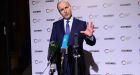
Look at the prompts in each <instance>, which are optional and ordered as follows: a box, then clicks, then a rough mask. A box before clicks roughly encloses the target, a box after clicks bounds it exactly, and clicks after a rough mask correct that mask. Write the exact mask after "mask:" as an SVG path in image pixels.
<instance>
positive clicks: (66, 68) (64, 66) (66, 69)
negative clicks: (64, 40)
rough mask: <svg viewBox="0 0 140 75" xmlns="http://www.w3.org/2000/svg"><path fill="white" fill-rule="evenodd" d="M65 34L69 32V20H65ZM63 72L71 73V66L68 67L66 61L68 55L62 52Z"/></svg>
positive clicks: (63, 73)
mask: <svg viewBox="0 0 140 75" xmlns="http://www.w3.org/2000/svg"><path fill="white" fill-rule="evenodd" d="M65 34H67V35H69V34H70V26H69V21H68V20H67V21H66V33H65ZM62 68H63V72H62V75H72V74H71V70H70V69H71V68H70V63H69V62H68V55H67V54H64V60H63V66H62Z"/></svg>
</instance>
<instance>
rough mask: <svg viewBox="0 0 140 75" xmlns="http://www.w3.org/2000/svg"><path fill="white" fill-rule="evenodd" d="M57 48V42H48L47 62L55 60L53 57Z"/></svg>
mask: <svg viewBox="0 0 140 75" xmlns="http://www.w3.org/2000/svg"><path fill="white" fill-rule="evenodd" d="M57 50H58V42H55V41H51V42H50V44H49V57H48V60H49V63H48V65H49V64H50V63H54V62H55V61H56V60H55V57H56V52H57Z"/></svg>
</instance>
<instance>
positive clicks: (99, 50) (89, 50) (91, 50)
mask: <svg viewBox="0 0 140 75" xmlns="http://www.w3.org/2000/svg"><path fill="white" fill-rule="evenodd" d="M89 52H100V50H89Z"/></svg>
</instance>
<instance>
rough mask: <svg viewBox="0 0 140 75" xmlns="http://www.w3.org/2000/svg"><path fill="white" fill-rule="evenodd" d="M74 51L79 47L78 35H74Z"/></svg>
mask: <svg viewBox="0 0 140 75" xmlns="http://www.w3.org/2000/svg"><path fill="white" fill-rule="evenodd" d="M73 47H74V48H75V49H77V48H78V47H79V44H78V33H74V46H73Z"/></svg>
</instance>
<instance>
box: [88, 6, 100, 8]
mask: <svg viewBox="0 0 140 75" xmlns="http://www.w3.org/2000/svg"><path fill="white" fill-rule="evenodd" d="M96 7H98V6H97V5H89V6H87V8H96Z"/></svg>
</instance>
